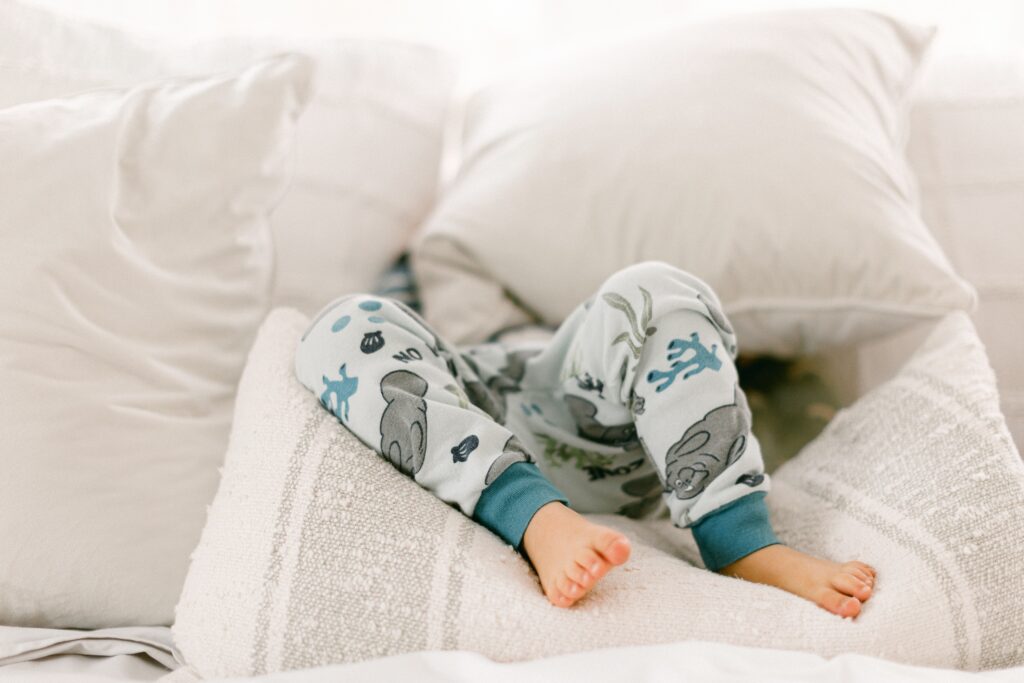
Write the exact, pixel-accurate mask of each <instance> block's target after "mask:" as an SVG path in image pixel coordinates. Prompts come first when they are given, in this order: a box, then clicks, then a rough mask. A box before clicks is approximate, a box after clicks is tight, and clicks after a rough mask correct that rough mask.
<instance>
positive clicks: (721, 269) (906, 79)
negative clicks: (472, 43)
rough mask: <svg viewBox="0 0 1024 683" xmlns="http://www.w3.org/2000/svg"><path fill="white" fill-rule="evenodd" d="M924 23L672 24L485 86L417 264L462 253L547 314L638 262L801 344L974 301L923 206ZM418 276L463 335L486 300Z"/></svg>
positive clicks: (786, 17)
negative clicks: (916, 81)
mask: <svg viewBox="0 0 1024 683" xmlns="http://www.w3.org/2000/svg"><path fill="white" fill-rule="evenodd" d="M931 35H932V33H931V31H930V30H926V29H921V28H916V27H913V26H909V25H905V24H902V23H899V22H896V21H894V20H892V19H889V18H886V17H884V16H881V15H878V14H873V13H868V12H861V11H855V10H819V11H799V12H785V13H777V14H753V15H746V16H738V17H735V18H731V19H727V20H722V21H718V22H715V23H709V24H704V25H689V26H683V27H679V28H674V29H671V30H665V31H663V32H661V33H658V34H656V35H651V36H647V37H645V38H643V39H641V40H635V41H632V42H629V43H626V44H623V45H617V46H613V47H608V48H606V49H604V50H603V51H600V52H588V53H586V54H583V55H580V56H575V57H573V58H570V59H566V60H564V61H562V62H558V63H555V64H546V65H543V66H542V67H540V68H538V69H536V70H534V71H529V72H526V73H523V74H521V75H520V76H519V77H517V78H515V79H513V80H510V81H509V82H506V83H500V84H496V85H493V86H491V87H488V88H486V89H484V90H483V91H481V92H480V93H478V94H477V95H476V96H475V97H474V98H473V99H471V101H470V102H469V103H468V106H467V112H466V128H465V133H464V148H465V149H464V162H463V165H462V168H461V171H460V173H459V174H458V177H457V178H456V180H455V181H454V183H453V185H452V187H451V188H449V189H448V190H447V191H446V192H445V194H444V196H443V198H442V200H441V201H440V203H439V205H438V207H437V209H436V211H435V212H434V214H433V215H432V217H431V219H430V220H429V221H428V223H427V227H426V231H425V234H424V235H423V236H422V238H421V240H419V241H418V242H419V243H418V246H417V258H416V260H415V262H414V263H415V265H416V267H417V270H418V271H424V270H430V269H431V268H432V267H433V265H434V264H433V262H434V261H442V262H446V261H448V262H450V258H449V257H448V256H447V255H446V251H450V250H451V247H450V246H449V247H446V246H445V244H444V243H445V242H451V243H454V244H455V246H456V248H457V250H461V252H463V253H464V254H466V257H467V259H468V260H470V261H472V262H474V268H475V269H477V270H480V271H483V272H484V273H487V274H488V275H489V276H490V277H491V278H492V279H493V280H496V281H497V282H498V283H500V284H501V285H503V286H504V287H506V288H507V289H508V290H509V292H510V293H511V295H512V297H513V298H514V299H515V300H517V301H519V302H520V303H522V304H523V305H524V306H525V307H526V308H527V309H530V310H532V311H534V312H536V314H538V315H539V317H540V318H542V319H543V320H544V321H545V322H547V323H552V324H555V323H557V322H559V321H560V320H562V319H563V318H564V317H565V316H566V315H567V314H568V313H569V312H570V311H571V310H572V308H573V307H574V306H576V305H577V304H578V303H579V302H580V301H582V300H583V299H584V298H586V297H587V296H590V295H591V294H592V293H593V292H594V291H595V290H596V289H597V287H598V285H599V284H600V283H601V282H602V281H603V280H604V279H605V278H606V277H607V276H608V275H609V274H611V273H612V272H614V271H615V270H618V269H619V268H621V267H623V266H625V265H628V264H631V263H635V262H638V261H644V260H648V259H659V260H664V261H669V262H671V263H673V264H674V265H677V266H680V267H682V268H684V269H685V270H689V271H691V272H693V273H695V274H696V275H699V276H700V277H702V278H703V279H705V280H706V281H707V282H709V283H710V284H711V285H712V286H713V287H714V288H715V290H716V291H717V292H718V294H719V296H720V297H721V299H722V302H723V303H724V305H725V308H726V312H727V313H728V314H729V318H730V320H732V322H733V323H734V324H735V326H736V328H737V333H738V336H739V339H740V345H741V348H742V349H743V350H745V351H748V352H751V351H764V352H773V353H779V354H791V353H797V352H801V351H803V352H811V351H816V350H819V349H822V348H826V347H829V346H836V345H846V344H853V343H856V342H858V341H860V340H862V339H866V338H870V337H873V336H878V335H881V334H884V333H887V332H890V331H892V330H895V329H898V328H900V327H903V326H905V325H907V324H908V323H910V322H912V321H914V320H917V319H921V318H923V317H932V316H940V315H941V314H943V313H945V312H948V311H950V310H955V309H967V308H970V307H971V306H972V305H973V302H974V292H973V290H972V289H971V287H970V285H968V284H967V283H966V282H965V281H964V280H962V279H961V278H959V277H958V276H957V275H956V274H954V272H953V271H952V269H951V267H950V265H949V263H948V262H947V260H946V258H945V256H944V255H943V254H942V252H941V250H940V249H939V248H938V247H937V246H936V243H935V241H934V240H933V239H932V237H931V235H930V234H929V233H928V230H927V228H926V227H925V225H924V224H923V223H922V222H921V219H920V217H919V216H918V215H917V211H916V208H915V205H914V201H913V200H914V195H913V185H912V182H911V177H910V174H909V171H908V169H907V165H906V163H905V161H904V160H903V158H902V153H901V146H902V136H903V133H902V131H903V126H902V125H901V123H902V122H901V119H902V118H903V116H904V113H903V109H902V103H903V99H904V95H905V93H906V92H907V89H908V87H909V86H910V83H911V81H912V79H913V77H914V75H915V72H916V70H917V66H918V62H919V61H920V59H921V57H922V54H923V53H924V52H925V50H926V48H927V46H928V43H929V40H930V38H931ZM431 280H432V278H429V277H428V278H426V281H425V286H424V291H423V297H424V300H425V305H426V309H425V310H426V314H427V318H428V319H429V320H431V322H432V323H433V324H434V325H435V326H437V327H438V328H439V330H440V331H441V332H442V333H443V334H446V335H448V334H451V336H453V337H455V338H458V334H459V332H460V330H463V329H466V328H470V329H477V330H483V331H486V332H492V331H494V330H493V327H494V324H495V323H493V322H492V321H489V320H488V319H487V318H486V316H482V317H481V319H478V320H477V319H474V320H471V321H468V322H467V321H466V320H460V317H465V316H469V315H472V311H468V312H467V311H462V310H460V309H458V308H455V307H453V306H452V305H451V303H450V301H448V300H446V299H445V294H444V290H443V289H441V290H439V291H436V289H435V288H434V287H432V286H431Z"/></svg>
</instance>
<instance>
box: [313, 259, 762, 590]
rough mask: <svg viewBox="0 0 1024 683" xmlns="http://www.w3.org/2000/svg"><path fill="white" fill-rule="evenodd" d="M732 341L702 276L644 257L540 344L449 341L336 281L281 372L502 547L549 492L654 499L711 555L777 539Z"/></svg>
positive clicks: (560, 496)
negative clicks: (337, 288)
mask: <svg viewBox="0 0 1024 683" xmlns="http://www.w3.org/2000/svg"><path fill="white" fill-rule="evenodd" d="M736 353H737V342H736V336H735V333H734V332H733V329H732V327H731V325H730V323H729V321H728V319H727V318H726V316H725V315H724V314H723V312H722V310H721V306H720V304H719V301H718V298H717V296H716V295H715V293H714V292H713V291H712V290H711V288H710V287H709V286H708V285H707V284H705V283H704V282H702V281H701V280H699V279H698V278H696V277H694V276H693V275H691V274H689V273H686V272H684V271H681V270H679V269H677V268H674V267H672V266H669V265H667V264H664V263H658V262H647V263H641V264H637V265H634V266H630V267H628V268H626V269H624V270H621V271H619V272H618V273H616V274H614V275H612V276H611V277H610V278H608V280H607V281H606V282H605V283H604V284H603V285H602V286H601V287H600V289H599V290H598V291H597V293H596V294H595V295H594V296H593V297H592V298H591V299H590V300H588V301H586V302H584V303H582V304H581V305H580V306H579V307H577V308H576V310H575V311H573V313H572V314H571V315H570V316H569V317H568V318H567V319H566V320H565V322H564V323H563V324H562V325H561V326H559V328H558V329H557V331H555V332H554V335H553V336H550V335H549V336H548V338H547V339H544V340H541V341H532V342H529V341H520V342H515V343H513V342H510V341H500V340H499V341H497V342H493V343H486V344H480V345H476V346H472V347H467V348H455V347H453V346H451V345H450V344H448V343H446V342H445V340H444V339H441V338H439V337H438V336H437V335H436V334H435V333H434V332H433V330H431V328H430V326H429V325H427V323H426V322H424V320H423V319H422V318H420V317H419V316H418V315H417V314H416V313H415V312H413V311H412V310H411V309H409V308H408V307H407V306H405V305H404V304H401V303H399V302H397V301H394V300H391V299H388V298H386V297H381V296H373V295H362V294H356V295H349V296H344V297H342V298H340V299H337V300H335V301H333V302H332V303H330V304H329V305H328V306H327V307H325V308H324V309H323V310H322V311H321V312H320V314H319V315H318V316H317V317H316V319H315V320H314V321H313V323H312V324H311V325H310V327H309V329H308V330H307V332H306V333H305V334H304V335H303V337H302V339H301V341H300V342H299V345H298V349H297V351H296V357H295V370H296V374H297V376H298V379H299V381H300V382H302V384H303V385H305V386H306V387H307V388H308V389H309V390H310V391H312V392H314V394H316V396H317V397H318V398H319V399H320V402H321V404H322V405H323V406H324V408H326V409H327V410H329V411H330V412H332V413H333V414H334V415H335V416H336V417H337V418H338V419H339V420H340V421H341V423H342V424H343V425H344V426H345V427H347V428H348V429H349V430H351V431H352V432H353V433H354V434H355V435H356V436H357V437H358V438H359V439H360V440H361V441H363V442H364V443H366V444H367V445H369V446H370V447H371V448H373V449H374V450H375V451H377V452H378V453H379V454H381V455H382V456H383V457H384V458H386V459H387V460H389V461H390V462H391V463H392V464H393V465H394V466H395V467H396V468H398V469H399V470H400V471H401V472H403V473H405V474H406V475H408V476H409V477H412V478H413V479H414V480H415V481H416V482H417V483H418V484H419V485H421V486H423V487H424V488H426V489H428V490H429V491H431V492H432V493H433V494H434V495H436V496H437V497H438V498H440V499H441V500H443V501H445V502H447V503H450V504H452V505H455V506H457V507H458V508H459V509H460V510H461V511H462V512H463V513H464V514H466V515H468V516H471V517H472V518H473V519H475V520H477V521H478V522H480V523H482V524H484V525H485V526H486V527H487V528H489V529H491V531H493V532H494V533H496V534H498V535H499V536H500V537H501V538H503V539H504V540H505V541H506V542H508V543H509V544H511V545H513V546H516V547H517V548H518V547H520V544H521V541H522V536H523V533H524V532H525V530H526V527H527V525H528V524H529V522H530V519H531V518H532V517H533V514H534V513H535V512H536V511H537V510H538V509H539V508H540V507H541V506H543V505H546V504H548V503H550V502H552V501H561V502H563V503H566V504H568V505H570V506H571V507H572V508H573V509H575V510H577V511H579V512H601V513H609V512H617V513H621V514H625V515H629V516H632V517H642V516H645V515H649V514H652V513H654V512H656V511H657V510H659V509H661V508H662V506H663V505H667V507H668V511H669V514H670V516H671V518H672V520H673V522H674V523H675V524H676V525H677V526H680V527H689V528H690V529H691V530H692V531H693V534H694V537H695V539H696V541H697V544H698V546H699V548H700V551H701V555H702V558H703V560H704V563H705V565H706V566H707V567H708V568H709V569H712V570H717V569H719V568H721V567H724V566H725V565H727V564H729V563H731V562H734V561H735V560H738V559H740V558H742V557H744V556H746V555H748V554H749V553H751V552H753V551H755V550H758V549H760V548H762V547H764V546H766V545H771V544H773V543H777V542H778V541H777V540H776V538H775V536H774V534H773V532H772V530H771V526H770V525H769V522H768V515H767V512H766V508H765V505H764V500H763V499H764V496H765V492H766V491H767V489H768V483H769V482H768V477H767V475H765V473H764V467H763V463H762V460H761V452H760V447H759V445H758V442H757V439H756V438H755V437H754V435H753V434H752V433H751V431H750V421H751V416H750V410H749V408H748V406H747V402H746V398H745V397H744V394H743V391H742V390H741V389H740V387H739V384H738V378H737V372H736V367H735V365H734V364H733V359H734V358H735V357H736Z"/></svg>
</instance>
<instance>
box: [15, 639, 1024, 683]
mask: <svg viewBox="0 0 1024 683" xmlns="http://www.w3.org/2000/svg"><path fill="white" fill-rule="evenodd" d="M178 661H179V660H178V658H177V653H176V651H175V649H174V647H173V645H172V643H171V635H170V629H166V628H154V627H145V628H120V629H105V630H102V631H71V630H65V631H62V630H54V629H30V628H14V627H6V626H5V627H0V665H6V666H0V680H3V681H5V682H6V681H27V682H30V683H35V682H37V681H38V682H43V681H46V682H50V681H53V682H54V683H114V682H118V681H121V682H123V681H126V680H127V681H152V680H157V679H160V678H162V677H163V682H164V683H186V682H191V681H195V680H196V679H195V678H194V677H192V676H191V675H190V674H189V673H188V672H187V671H186V670H184V669H178V670H176V671H173V672H172V671H169V669H170V668H172V667H177V666H178ZM224 680H232V681H247V682H249V683H327V682H331V683H334V682H335V681H345V682H346V683H361V682H364V681H365V682H366V683H382V682H383V681H399V680H415V681H417V683H420V682H422V683H461V682H466V683H470V682H472V683H475V682H476V681H488V682H489V683H491V682H493V683H503V682H505V681H508V682H509V683H519V682H520V681H524V680H527V681H531V683H532V682H534V681H537V682H543V681H552V682H554V681H559V682H561V681H576V680H579V681H584V680H585V681H587V683H622V681H630V683H634V682H635V683H643V682H652V683H653V682H655V681H668V680H671V681H717V682H721V683H729V682H732V681H737V682H738V681H748V680H758V681H767V682H772V681H780V682H781V681H787V682H796V683H799V682H804V683H840V682H841V683H876V682H877V681H915V682H919V683H946V682H949V683H958V682H960V681H963V682H964V683H983V682H985V683H987V682H989V681H1024V668H1017V669H1007V670H1003V671H989V672H984V673H966V672H959V671H950V670H944V669H926V668H921V667H911V666H904V665H901V664H894V663H892V662H887V661H885V660H882V659H876V658H873V657H865V656H862V655H841V656H839V657H834V658H832V659H824V658H822V657H818V656H817V655H811V654H807V653H803V652H791V651H785V650H768V649H759V648H750V647H739V646H734V645H726V644H723V643H704V642H698V641H688V642H680V643H672V644H667V645H650V646H644V647H625V648H610V649H606V650H597V651H593V652H582V653H577V654H572V655H563V656H560V657H550V658H547V659H538V660H534V661H529V662H520V663H515V664H498V663H495V662H492V661H490V660H488V659H486V658H485V657H483V656H481V655H478V654H476V653H473V652H418V653H413V654H408V655H400V656H397V657H388V658H384V659H377V660H372V661H366V662H360V663H357V664H346V665H337V666H325V667H320V668H316V669H306V670H302V671H291V672H288V673H281V674H273V675H268V676H259V677H256V678H248V679H224Z"/></svg>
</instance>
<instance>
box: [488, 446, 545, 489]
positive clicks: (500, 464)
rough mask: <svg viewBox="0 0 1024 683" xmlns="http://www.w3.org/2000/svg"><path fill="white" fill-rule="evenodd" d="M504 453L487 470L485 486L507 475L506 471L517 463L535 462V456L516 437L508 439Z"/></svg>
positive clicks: (503, 449)
mask: <svg viewBox="0 0 1024 683" xmlns="http://www.w3.org/2000/svg"><path fill="white" fill-rule="evenodd" d="M502 451H503V452H502V454H501V455H499V456H498V457H497V458H495V460H494V462H492V463H491V466H490V467H489V468H488V469H487V476H486V477H484V484H486V485H487V486H490V485H491V484H492V483H493V482H494V480H495V479H497V478H498V477H500V476H501V475H502V474H504V473H505V470H507V469H508V468H509V467H511V466H512V465H515V464H516V463H517V462H533V456H531V455H530V454H529V453H528V452H527V451H526V447H524V446H523V444H522V442H521V441H520V440H519V439H517V438H516V437H515V436H514V435H513V436H510V437H509V438H508V441H506V442H505V446H504V447H503V448H502Z"/></svg>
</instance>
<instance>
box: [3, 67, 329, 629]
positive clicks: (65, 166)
mask: <svg viewBox="0 0 1024 683" xmlns="http://www.w3.org/2000/svg"><path fill="white" fill-rule="evenodd" d="M310 72H311V65H310V64H309V62H308V61H307V60H305V59H301V58H297V57H283V58H277V59H273V60H269V61H265V62H263V63H260V64H258V65H256V66H253V67H251V68H249V69H246V70H245V71H243V72H241V73H240V74H238V75H232V76H221V77H216V78H209V79H204V80H190V81H185V80H182V81H168V82H158V83H154V84H150V85H145V86H139V87H137V88H135V89H132V90H128V91H119V90H109V91H108V90H98V91H94V92H92V93H88V94H83V95H80V96H77V97H73V98H68V99H61V100H48V101H43V102H37V103H32V104H25V105H21V106H18V107H11V108H8V109H3V110H0V159H3V163H2V164H0V187H2V188H3V192H0V387H2V388H3V389H2V391H0V434H2V435H3V439H2V442H0V472H2V473H3V475H2V476H0V548H2V551H0V586H2V589H0V623H6V624H18V625H26V626H51V627H65V626H66V627H77V628H98V627H103V626H125V625H132V624H150V625H156V624H166V623H169V622H170V620H171V616H172V610H173V607H174V603H175V600H176V599H177V596H178V592H179V591H180V588H181V583H182V581H183V579H184V577H185V570H186V568H187V564H188V554H189V551H190V550H191V549H192V548H193V547H194V545H195V543H196V540H197V539H198V537H199V532H200V530H201V529H202V525H203V518H204V514H205V506H206V504H207V503H208V502H209V500H210V499H211V498H212V497H213V494H214V492H215V490H216V481H217V466H218V464H219V463H220V462H221V459H222V457H223V454H224V448H225V445H226V441H227V434H228V427H229V424H230V419H231V408H232V402H233V398H234V392H235V386H236V382H237V381H238V378H239V376H240V374H241V371H242V366H243V364H244V358H245V352H246V350H247V349H248V346H249V343H250V342H251V339H252V337H253V335H254V334H255V331H256V329H257V328H258V326H259V323H260V321H261V320H262V318H263V316H264V315H265V313H266V311H267V306H268V299H269V290H270V275H271V247H270V230H269V227H268V224H267V214H268V213H269V212H270V210H271V209H272V207H273V206H274V205H275V204H276V203H277V201H278V200H279V199H280V197H281V195H282V194H283V193H284V189H285V185H286V180H287V170H288V168H289V166H290V164H289V160H290V155H291V152H292V148H293V144H292V139H293V135H292V134H293V131H294V122H295V119H296V118H297V117H298V116H299V114H300V112H301V110H302V108H303V106H304V105H305V101H306V100H307V99H308V90H309V80H310V75H311V74H310Z"/></svg>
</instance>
